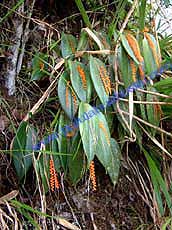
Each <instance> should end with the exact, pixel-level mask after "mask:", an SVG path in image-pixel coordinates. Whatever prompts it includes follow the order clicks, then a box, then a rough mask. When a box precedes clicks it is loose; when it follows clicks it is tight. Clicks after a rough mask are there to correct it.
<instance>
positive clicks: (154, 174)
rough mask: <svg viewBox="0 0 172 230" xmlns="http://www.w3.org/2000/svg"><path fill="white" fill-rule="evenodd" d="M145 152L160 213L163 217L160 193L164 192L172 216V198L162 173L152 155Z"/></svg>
mask: <svg viewBox="0 0 172 230" xmlns="http://www.w3.org/2000/svg"><path fill="white" fill-rule="evenodd" d="M143 152H144V154H145V157H146V160H147V162H148V166H149V169H150V174H151V178H152V182H153V185H154V188H155V195H156V199H157V202H158V207H159V211H160V213H161V216H163V214H164V208H163V203H162V198H160V191H162V193H163V194H164V197H165V200H166V202H167V206H168V208H169V210H170V213H171V215H172V200H171V196H170V194H169V192H168V189H167V186H166V183H165V181H164V179H163V177H162V175H161V173H160V171H159V170H158V168H157V166H156V164H155V162H154V161H153V160H152V158H151V157H150V155H149V154H148V153H147V151H146V150H145V149H143Z"/></svg>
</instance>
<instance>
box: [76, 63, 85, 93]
mask: <svg viewBox="0 0 172 230" xmlns="http://www.w3.org/2000/svg"><path fill="white" fill-rule="evenodd" d="M77 70H78V73H79V76H80V77H81V79H82V85H83V88H84V89H85V90H86V89H87V80H86V75H85V72H84V70H83V68H82V67H81V66H80V65H78V66H77Z"/></svg>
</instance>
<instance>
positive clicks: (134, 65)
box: [130, 59, 137, 82]
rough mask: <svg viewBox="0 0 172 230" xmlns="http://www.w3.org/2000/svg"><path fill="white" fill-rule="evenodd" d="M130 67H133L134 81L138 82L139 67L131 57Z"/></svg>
mask: <svg viewBox="0 0 172 230" xmlns="http://www.w3.org/2000/svg"><path fill="white" fill-rule="evenodd" d="M130 67H131V72H132V79H133V81H134V82H136V72H137V67H136V64H135V63H134V61H133V60H132V59H130Z"/></svg>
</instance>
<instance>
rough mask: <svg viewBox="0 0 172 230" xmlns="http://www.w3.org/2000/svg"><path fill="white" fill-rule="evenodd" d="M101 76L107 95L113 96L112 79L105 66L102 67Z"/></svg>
mask: <svg viewBox="0 0 172 230" xmlns="http://www.w3.org/2000/svg"><path fill="white" fill-rule="evenodd" d="M99 74H100V77H101V79H102V82H103V85H104V88H105V91H106V93H107V94H111V81H110V77H109V75H108V73H107V71H106V69H105V67H104V66H100V68H99Z"/></svg>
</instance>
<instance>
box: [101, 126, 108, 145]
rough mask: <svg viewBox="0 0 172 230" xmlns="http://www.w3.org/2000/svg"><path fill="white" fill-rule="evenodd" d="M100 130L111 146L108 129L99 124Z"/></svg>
mask: <svg viewBox="0 0 172 230" xmlns="http://www.w3.org/2000/svg"><path fill="white" fill-rule="evenodd" d="M99 128H100V129H102V131H103V133H104V135H105V138H106V141H107V143H108V145H110V139H109V135H108V133H107V130H106V128H105V126H104V124H103V123H102V122H99Z"/></svg>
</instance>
